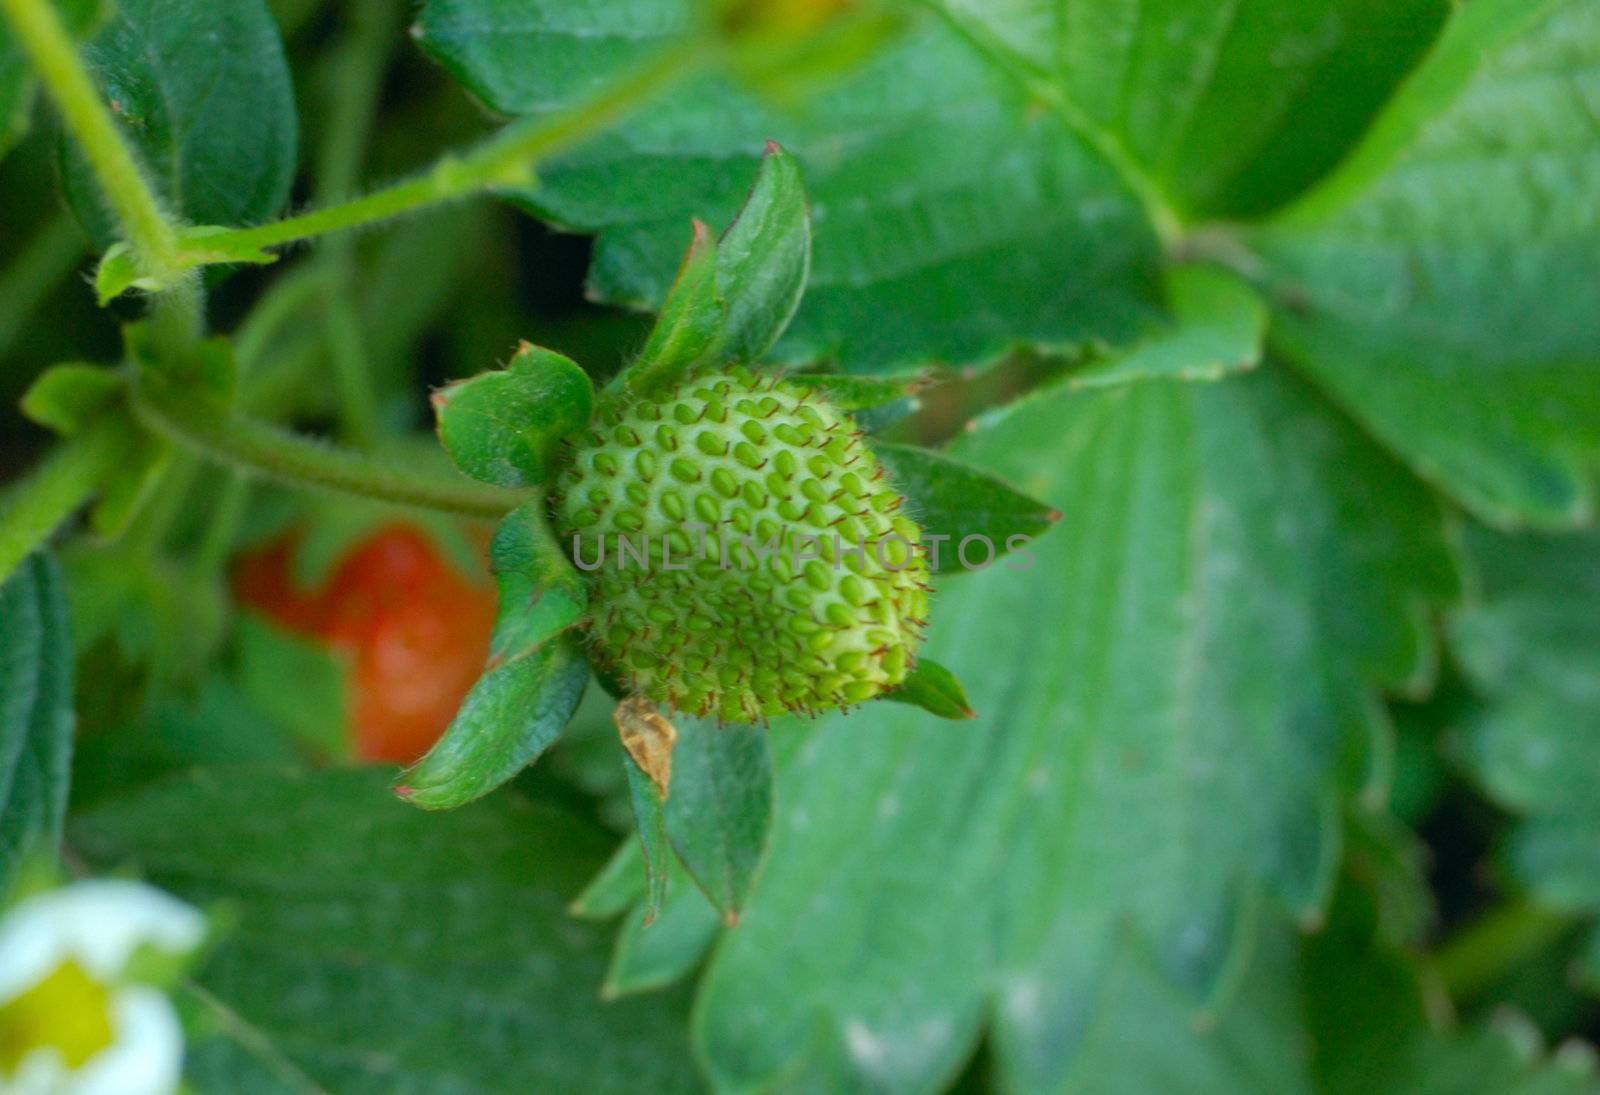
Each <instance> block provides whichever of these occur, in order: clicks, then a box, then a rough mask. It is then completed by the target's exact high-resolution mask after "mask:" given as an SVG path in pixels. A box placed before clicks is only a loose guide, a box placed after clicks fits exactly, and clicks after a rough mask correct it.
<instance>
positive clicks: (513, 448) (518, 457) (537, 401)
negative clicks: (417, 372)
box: [433, 343, 594, 487]
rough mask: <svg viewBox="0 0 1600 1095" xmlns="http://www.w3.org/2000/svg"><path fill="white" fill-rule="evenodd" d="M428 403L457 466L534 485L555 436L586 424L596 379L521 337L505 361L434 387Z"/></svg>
mask: <svg viewBox="0 0 1600 1095" xmlns="http://www.w3.org/2000/svg"><path fill="white" fill-rule="evenodd" d="M433 409H434V412H435V414H436V415H437V417H438V425H439V440H440V441H441V442H442V443H443V444H444V447H445V450H446V451H447V452H449V454H450V459H452V460H454V461H455V463H456V467H458V468H460V469H461V470H462V471H464V472H466V473H467V474H468V475H470V476H472V477H473V478H474V479H480V480H482V481H483V482H485V483H493V484H494V485H496V486H500V487H538V486H542V485H543V484H544V482H545V480H546V479H548V478H549V475H550V465H551V461H552V460H553V459H554V455H555V454H554V449H555V446H556V443H557V442H559V441H560V440H561V439H562V438H563V437H565V436H566V435H567V434H570V433H572V432H573V431H574V430H577V429H580V428H581V427H583V426H585V425H587V424H588V422H589V415H590V413H591V412H592V411H593V410H594V385H593V384H592V383H590V381H589V376H588V374H587V373H585V372H584V371H583V370H582V369H580V368H579V367H578V366H577V364H576V363H575V362H573V361H572V360H571V359H570V358H567V357H563V356H562V355H561V354H558V353H556V352H555V351H554V350H546V349H543V348H541V347H538V346H530V345H528V344H527V343H523V344H522V346H521V347H520V348H519V349H518V350H517V353H516V356H515V357H513V358H512V359H511V361H510V363H509V364H507V365H506V367H505V368H504V369H500V370H498V371H496V372H490V373H480V374H479V375H477V376H475V377H472V378H471V379H469V380H458V381H456V382H455V383H454V384H451V385H449V386H448V387H445V388H441V389H440V390H439V391H437V392H434V393H433Z"/></svg>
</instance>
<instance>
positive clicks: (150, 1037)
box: [69, 985, 183, 1095]
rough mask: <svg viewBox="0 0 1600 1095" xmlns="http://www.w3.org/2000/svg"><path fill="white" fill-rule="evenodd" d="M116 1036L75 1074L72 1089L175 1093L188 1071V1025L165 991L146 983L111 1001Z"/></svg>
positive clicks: (95, 1093)
mask: <svg viewBox="0 0 1600 1095" xmlns="http://www.w3.org/2000/svg"><path fill="white" fill-rule="evenodd" d="M111 1016H112V1018H111V1022H112V1027H113V1029H114V1031H115V1040H114V1041H113V1042H112V1044H111V1045H110V1046H109V1047H107V1048H106V1049H104V1050H102V1051H101V1052H99V1053H97V1054H95V1056H94V1057H93V1058H91V1059H90V1060H89V1061H88V1062H87V1063H86V1064H85V1065H84V1066H83V1068H81V1069H79V1070H78V1073H77V1075H75V1076H74V1077H73V1084H72V1086H71V1088H69V1091H70V1092H71V1095H171V1093H172V1092H174V1091H176V1090H177V1089H178V1080H179V1077H180V1076H181V1075H182V1072H183V1027H182V1026H181V1025H180V1024H179V1022H178V1014H177V1012H175V1011H174V1010H173V1008H172V1004H171V1003H170V1002H169V1001H168V1000H167V998H166V997H165V996H163V995H162V994H161V993H159V992H157V991H156V990H155V989H152V988H147V987H145V986H143V985H135V986H133V987H130V988H125V989H123V990H121V991H120V992H118V993H117V995H116V997H115V998H114V999H113V1000H112V1002H111Z"/></svg>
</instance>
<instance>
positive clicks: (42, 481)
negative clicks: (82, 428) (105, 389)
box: [0, 424, 128, 581]
mask: <svg viewBox="0 0 1600 1095" xmlns="http://www.w3.org/2000/svg"><path fill="white" fill-rule="evenodd" d="M127 440H128V435H127V433H126V431H125V430H123V429H120V428H117V427H116V426H115V425H112V424H105V425H101V426H96V427H93V428H91V429H89V430H88V431H87V432H85V433H83V434H82V435H80V436H78V437H74V438H72V439H71V440H69V441H67V442H65V443H63V444H62V445H60V446H59V447H57V448H56V450H55V451H54V452H52V453H51V454H50V455H49V456H48V457H46V458H45V460H44V462H43V463H41V464H40V465H39V466H38V467H36V468H34V469H33V472H32V473H31V474H30V475H28V476H27V477H26V478H24V479H22V480H21V481H19V482H17V483H16V484H14V485H13V486H12V487H11V488H10V489H9V490H8V491H6V492H5V494H4V495H0V581H4V580H5V579H7V578H9V577H10V576H11V572H12V571H13V570H15V569H16V568H17V565H18V564H19V563H21V562H22V560H24V559H26V558H27V557H28V556H29V554H31V553H32V552H33V550H34V549H35V548H37V547H38V546H39V545H40V544H42V543H44V541H45V540H46V539H47V538H49V536H50V534H51V533H52V532H54V531H55V530H56V528H57V527H58V526H59V525H60V524H61V523H62V522H63V521H65V520H66V519H67V518H68V517H70V516H72V514H73V512H74V511H75V510H76V509H77V508H78V507H79V506H81V505H83V503H85V502H87V501H88V500H89V497H90V496H91V495H92V494H94V492H95V491H96V490H98V489H99V487H100V484H101V483H103V482H105V479H106V477H107V476H108V475H110V474H111V472H112V471H114V470H115V469H116V467H117V465H118V464H119V463H120V462H121V461H122V459H123V457H124V455H125V453H126V451H127Z"/></svg>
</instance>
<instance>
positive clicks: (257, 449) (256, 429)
mask: <svg viewBox="0 0 1600 1095" xmlns="http://www.w3.org/2000/svg"><path fill="white" fill-rule="evenodd" d="M132 404H133V409H134V414H135V415H136V416H137V418H138V419H139V421H140V422H141V423H142V424H143V425H144V426H145V427H146V428H148V429H150V430H153V431H155V432H156V433H159V434H162V435H163V436H165V437H168V438H170V439H172V440H173V441H176V442H178V443H180V444H182V445H185V446H187V447H189V448H192V449H195V450H196V451H198V452H200V453H201V454H202V455H204V456H206V457H208V458H210V459H212V460H214V461H217V462H219V463H222V464H227V465H230V466H232V467H234V468H237V469H239V470H241V471H249V472H255V473H258V474H261V475H266V476H270V477H272V478H275V479H280V480H283V481H285V482H288V483H291V484H295V485H298V486H303V487H315V488H320V489H322V490H329V491H334V492H337V493H342V494H353V495H357V496H359V497H363V498H375V499H378V500H380V501H385V502H393V503H395V504H396V505H402V506H415V507H418V508H420V509H430V510H438V511H441V512H444V513H457V514H462V515H464V516H468V517H483V518H491V519H497V518H500V517H503V516H505V514H506V513H508V512H509V511H510V510H512V509H515V508H516V507H517V506H518V505H519V504H521V503H522V502H525V501H527V497H526V495H524V494H521V493H519V492H516V491H509V490H502V489H500V488H498V487H490V486H485V485H483V484H479V483H475V482H472V481H470V480H466V479H457V480H447V479H442V478H439V477H436V476H432V475H427V474H423V473H420V472H416V471H413V470H410V469H406V468H397V467H394V466H392V465H389V464H385V463H382V462H381V461H378V460H375V459H373V458H372V457H370V456H367V455H366V454H365V453H359V452H352V451H350V450H349V449H340V448H336V447H334V446H332V445H327V444H323V443H321V442H318V441H313V440H310V439H308V438H304V437H299V436H297V435H295V434H292V433H289V432H287V431H285V430H281V429H279V428H277V427H276V426H273V425H270V424H268V423H265V422H260V421H257V420H255V419H251V418H245V417H243V416H241V415H219V414H216V413H214V412H212V411H210V410H208V409H206V408H204V407H196V406H194V405H193V404H190V403H187V402H186V401H185V400H183V399H182V398H181V396H180V397H179V398H163V397H162V396H161V395H159V394H157V393H155V392H153V391H151V390H150V389H149V387H148V386H144V385H141V386H136V387H135V388H134V390H133V393H132Z"/></svg>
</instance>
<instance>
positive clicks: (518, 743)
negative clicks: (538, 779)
mask: <svg viewBox="0 0 1600 1095" xmlns="http://www.w3.org/2000/svg"><path fill="white" fill-rule="evenodd" d="M588 682H589V665H588V663H587V662H586V661H585V660H584V658H583V654H582V653H581V652H579V651H578V649H577V648H576V647H575V646H573V645H572V644H570V643H568V642H566V641H563V640H557V641H555V642H547V643H545V644H544V645H542V646H540V647H538V648H536V649H535V650H533V651H532V652H531V653H529V654H526V655H524V656H523V657H520V658H517V659H516V660H514V661H509V662H506V663H504V664H502V665H499V666H497V667H495V668H493V669H490V670H489V671H488V672H486V673H484V675H483V676H482V677H480V678H478V683H477V684H475V685H473V686H472V691H471V692H469V693H468V694H467V698H466V700H465V701H464V702H463V703H462V705H461V710H460V711H459V712H458V713H457V714H456V717H455V719H454V720H453V721H452V722H451V723H450V727H449V729H447V730H446V731H445V732H444V737H442V738H440V739H439V741H438V743H437V744H436V745H434V747H433V748H432V749H430V750H428V754H427V756H425V757H423V758H422V759H421V760H420V761H418V762H417V764H416V766H415V767H413V768H410V769H407V770H406V772H405V774H404V775H403V776H402V777H401V782H400V785H399V786H397V787H396V788H395V793H396V794H398V795H399V796H400V797H401V798H402V799H404V800H405V801H407V802H409V803H411V805H413V806H420V807H422V808H423V809H424V810H451V809H454V808H456V807H457V806H462V805H465V804H466V803H468V802H471V801H473V800H474V799H477V798H481V797H483V796H484V795H486V794H488V793H489V792H490V791H493V790H494V789H495V788H496V787H499V786H500V785H501V784H502V783H504V782H505V781H506V780H508V779H510V778H511V777H512V776H514V775H516V774H517V773H518V772H520V771H522V769H524V768H526V767H527V766H528V765H530V764H532V763H533V762H534V761H535V760H536V759H537V758H538V756H539V754H540V753H543V752H544V751H545V750H546V749H547V748H549V747H550V743H551V742H553V741H555V739H556V735H557V734H559V733H561V728H562V727H563V726H565V725H566V724H567V720H568V719H569V718H571V717H572V712H573V711H574V710H575V709H576V708H577V706H578V700H580V699H581V698H582V697H583V689H584V686H585V685H586V684H588Z"/></svg>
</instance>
